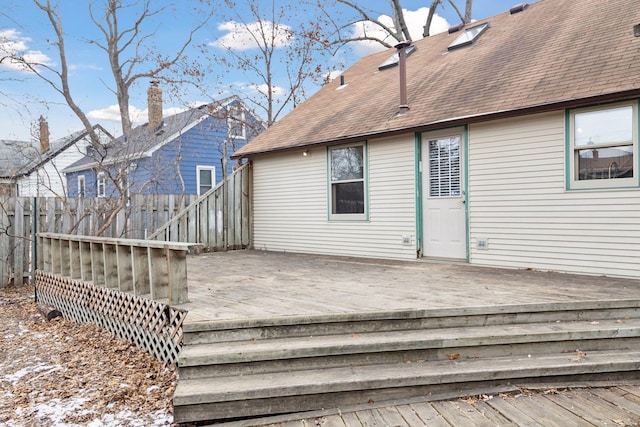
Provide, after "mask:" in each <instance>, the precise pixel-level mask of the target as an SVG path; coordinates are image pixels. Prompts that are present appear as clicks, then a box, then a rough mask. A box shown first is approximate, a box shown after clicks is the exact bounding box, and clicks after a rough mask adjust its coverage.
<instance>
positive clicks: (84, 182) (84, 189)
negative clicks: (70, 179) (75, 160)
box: [78, 175, 87, 197]
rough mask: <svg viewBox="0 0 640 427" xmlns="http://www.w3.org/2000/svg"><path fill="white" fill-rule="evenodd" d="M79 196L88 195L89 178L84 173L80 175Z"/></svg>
mask: <svg viewBox="0 0 640 427" xmlns="http://www.w3.org/2000/svg"><path fill="white" fill-rule="evenodd" d="M78 197H87V180H86V178H85V177H84V175H78Z"/></svg>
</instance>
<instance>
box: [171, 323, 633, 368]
mask: <svg viewBox="0 0 640 427" xmlns="http://www.w3.org/2000/svg"><path fill="white" fill-rule="evenodd" d="M614 339H615V340H614ZM541 343H542V344H543V345H541ZM634 347H636V348H640V319H624V320H622V319H618V320H600V321H574V322H554V323H533V324H515V325H493V326H481V327H462V328H460V327H458V328H441V329H423V330H407V331H387V332H370V333H361V334H344V335H325V336H322V335H321V336H311V337H289V338H279V339H271V340H258V341H238V342H224V343H217V344H198V345H188V346H185V347H184V348H183V349H182V351H181V353H180V358H179V367H180V377H181V379H182V378H183V379H190V378H199V377H214V376H226V375H246V374H256V373H268V372H278V371H282V370H288V371H293V370H306V369H310V368H318V369H320V368H326V367H339V366H351V365H375V364H382V363H401V362H411V361H418V360H423V361H435V360H445V359H448V358H451V357H457V358H463V359H465V358H480V357H494V356H515V355H522V354H539V353H541V352H550V351H555V352H561V351H574V350H575V349H581V350H583V351H591V350H607V349H615V348H619V349H620V350H622V349H630V348H634Z"/></svg>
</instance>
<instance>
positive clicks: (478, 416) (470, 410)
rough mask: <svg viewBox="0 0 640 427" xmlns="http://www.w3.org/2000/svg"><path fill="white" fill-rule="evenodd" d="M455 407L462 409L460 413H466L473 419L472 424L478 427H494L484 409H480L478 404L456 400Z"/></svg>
mask: <svg viewBox="0 0 640 427" xmlns="http://www.w3.org/2000/svg"><path fill="white" fill-rule="evenodd" d="M455 407H456V409H458V411H460V413H462V414H464V415H465V416H466V417H467V418H469V420H471V422H472V425H474V426H477V427H493V426H495V424H493V423H492V422H491V421H490V420H489V419H488V418H487V417H485V415H484V414H483V412H482V411H480V410H479V409H478V408H477V407H476V406H474V405H472V404H470V403H468V402H466V401H464V400H456V401H455Z"/></svg>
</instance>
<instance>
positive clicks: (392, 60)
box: [378, 45, 416, 71]
mask: <svg viewBox="0 0 640 427" xmlns="http://www.w3.org/2000/svg"><path fill="white" fill-rule="evenodd" d="M415 51H416V47H415V46H414V45H410V46H409V47H407V48H406V49H405V53H406V55H407V57H408V56H409V55H411V54H412V53H413V52H415ZM399 60H400V57H399V56H398V52H397V51H396V53H394V54H393V55H391V56H390V57H389V58H387V60H386V61H384V62H383V63H382V64H380V66H378V70H379V71H382V70H386V69H387V68H391V67H395V66H396V65H398V61H399Z"/></svg>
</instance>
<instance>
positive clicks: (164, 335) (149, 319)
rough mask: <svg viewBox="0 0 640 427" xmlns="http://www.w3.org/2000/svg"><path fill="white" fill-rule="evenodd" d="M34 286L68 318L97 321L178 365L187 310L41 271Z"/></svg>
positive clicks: (45, 301) (41, 297) (39, 297)
mask: <svg viewBox="0 0 640 427" xmlns="http://www.w3.org/2000/svg"><path fill="white" fill-rule="evenodd" d="M35 286H36V292H37V300H38V302H39V303H42V304H46V305H50V306H52V307H55V308H57V309H58V310H60V312H61V313H62V315H63V316H64V317H65V318H67V319H71V320H74V321H76V322H79V323H95V324H96V325H98V326H99V327H101V328H103V329H106V330H108V331H111V332H112V333H114V334H115V335H116V336H117V337H119V338H124V339H126V340H128V341H129V342H132V343H134V344H135V345H137V346H138V347H140V348H142V349H144V350H145V351H147V352H148V353H150V354H151V355H152V356H154V357H155V358H157V359H158V360H161V361H164V362H168V363H171V364H177V362H178V353H180V348H181V347H182V337H183V333H182V322H184V319H185V317H186V315H187V312H186V311H184V310H178V309H175V308H172V307H169V306H168V305H165V304H162V303H160V302H158V301H153V300H149V299H146V298H143V297H139V296H134V295H131V294H128V293H125V292H120V291H117V290H114V289H109V288H102V287H99V286H94V285H92V284H90V283H86V282H82V281H79V280H75V279H71V278H69V277H64V276H59V275H57V274H52V273H47V272H43V271H40V270H36V285H35Z"/></svg>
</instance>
